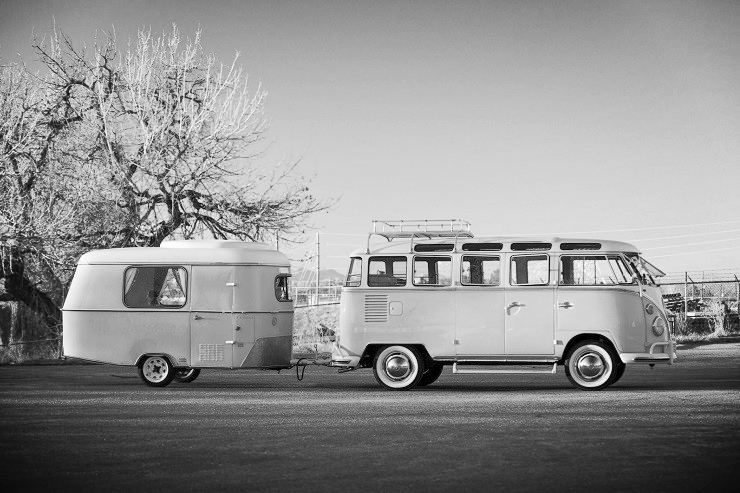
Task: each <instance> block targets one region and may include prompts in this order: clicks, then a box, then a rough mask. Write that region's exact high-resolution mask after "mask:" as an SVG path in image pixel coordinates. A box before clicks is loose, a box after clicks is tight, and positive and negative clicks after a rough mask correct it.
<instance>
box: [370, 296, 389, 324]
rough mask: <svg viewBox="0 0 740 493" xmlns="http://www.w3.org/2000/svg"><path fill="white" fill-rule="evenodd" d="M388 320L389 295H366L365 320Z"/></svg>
mask: <svg viewBox="0 0 740 493" xmlns="http://www.w3.org/2000/svg"><path fill="white" fill-rule="evenodd" d="M387 321H388V295H387V294H366V295H365V322H387Z"/></svg>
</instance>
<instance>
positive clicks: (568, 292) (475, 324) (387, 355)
mask: <svg viewBox="0 0 740 493" xmlns="http://www.w3.org/2000/svg"><path fill="white" fill-rule="evenodd" d="M375 235H379V236H381V237H384V238H385V239H387V240H388V242H387V243H385V244H383V245H381V246H380V247H373V248H371V247H370V239H371V238H372V237H373V236H375ZM399 240H400V241H399ZM660 275H663V273H662V272H661V271H660V270H658V269H657V268H655V267H654V266H652V265H651V264H650V263H648V262H647V261H646V260H645V259H644V258H643V257H642V256H641V255H640V252H639V250H638V249H637V248H635V247H634V246H632V245H629V244H627V243H622V242H618V241H603V240H590V239H589V240H583V239H564V238H546V239H545V238H540V239H532V238H527V239H517V238H475V237H474V236H473V234H472V233H471V232H470V224H469V223H468V222H466V221H461V220H444V221H374V222H373V231H372V232H371V233H370V235H368V243H367V248H365V249H362V250H358V251H356V252H355V253H353V254H352V256H351V264H350V267H349V273H348V275H347V281H346V284H345V287H344V289H343V291H342V300H341V314H340V323H339V334H338V340H337V341H335V342H334V345H333V349H332V365H333V366H338V367H340V368H344V369H355V368H362V367H372V368H373V371H374V374H375V378H376V379H377V381H378V382H379V383H380V384H381V385H383V386H385V387H387V388H389V389H396V390H405V389H410V388H413V387H414V386H416V385H429V384H431V383H432V382H434V381H435V380H437V378H438V377H439V376H440V374H441V373H442V369H443V368H444V366H445V365H451V366H452V371H453V373H539V372H545V373H555V372H556V369H557V367H558V366H559V365H562V366H563V367H564V368H565V374H566V375H567V377H568V379H569V380H570V382H571V383H572V384H573V385H575V386H576V387H578V388H580V389H584V390H598V389H603V388H604V387H607V386H609V385H611V384H613V383H615V382H616V381H617V380H619V378H620V377H621V376H622V374H623V372H624V369H625V366H626V365H627V364H633V363H644V364H650V365H653V364H659V363H665V364H671V363H673V361H674V359H675V358H676V352H675V344H674V342H673V341H672V340H671V338H670V335H669V334H668V330H667V326H668V319H667V317H666V310H665V308H664V306H663V298H662V296H661V293H660V290H659V288H658V286H657V285H656V282H655V278H656V276H660Z"/></svg>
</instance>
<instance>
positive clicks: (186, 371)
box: [172, 368, 200, 383]
mask: <svg viewBox="0 0 740 493" xmlns="http://www.w3.org/2000/svg"><path fill="white" fill-rule="evenodd" d="M198 375H200V370H199V369H198V368H183V369H181V370H175V373H174V375H173V376H172V379H173V380H174V381H175V382H178V383H190V382H192V381H193V380H195V379H196V378H198Z"/></svg>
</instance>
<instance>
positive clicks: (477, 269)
mask: <svg viewBox="0 0 740 493" xmlns="http://www.w3.org/2000/svg"><path fill="white" fill-rule="evenodd" d="M500 276H501V259H500V258H499V257H490V256H479V255H463V258H462V272H461V281H462V284H466V285H484V286H498V285H499V284H500V283H501V279H500Z"/></svg>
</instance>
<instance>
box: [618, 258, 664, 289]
mask: <svg viewBox="0 0 740 493" xmlns="http://www.w3.org/2000/svg"><path fill="white" fill-rule="evenodd" d="M625 255H626V257H627V260H629V262H630V265H631V266H632V268H633V269H635V271H637V274H638V276H639V277H640V279H641V280H642V283H643V284H650V285H653V286H656V285H657V281H656V280H655V279H656V278H658V277H663V276H665V272H663V271H662V270H660V269H658V268H657V267H655V266H654V265H653V264H651V263H650V262H648V261H647V260H645V259H644V258H643V257H642V256H641V255H637V254H636V253H627V254H625Z"/></svg>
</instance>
